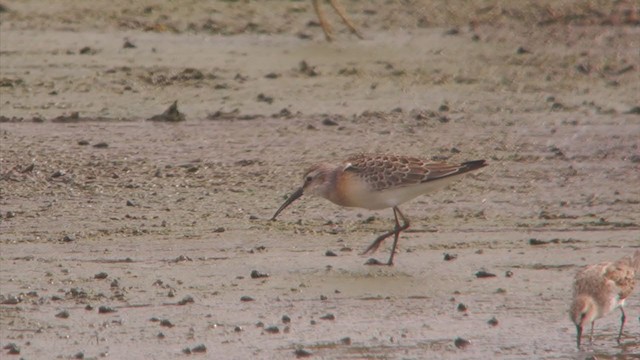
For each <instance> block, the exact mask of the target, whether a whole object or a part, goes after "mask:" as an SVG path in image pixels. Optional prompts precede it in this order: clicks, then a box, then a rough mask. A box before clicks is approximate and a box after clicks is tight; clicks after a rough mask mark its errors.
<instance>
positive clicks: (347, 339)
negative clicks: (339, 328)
mask: <svg viewBox="0 0 640 360" xmlns="http://www.w3.org/2000/svg"><path fill="white" fill-rule="evenodd" d="M340 343H341V344H342V345H351V338H350V337H348V336H346V337H343V338H342V339H340Z"/></svg>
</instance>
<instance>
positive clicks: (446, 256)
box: [444, 253, 458, 261]
mask: <svg viewBox="0 0 640 360" xmlns="http://www.w3.org/2000/svg"><path fill="white" fill-rule="evenodd" d="M457 258H458V255H457V254H449V253H445V254H444V261H451V260H455V259H457Z"/></svg>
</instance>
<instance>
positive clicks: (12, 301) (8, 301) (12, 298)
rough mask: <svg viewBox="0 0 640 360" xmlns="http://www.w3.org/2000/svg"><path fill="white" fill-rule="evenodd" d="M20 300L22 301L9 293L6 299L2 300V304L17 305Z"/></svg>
mask: <svg viewBox="0 0 640 360" xmlns="http://www.w3.org/2000/svg"><path fill="white" fill-rule="evenodd" d="M20 301H22V299H20V298H18V297H16V296H13V295H9V296H7V298H6V299H4V300H2V305H16V304H18V303H19V302H20Z"/></svg>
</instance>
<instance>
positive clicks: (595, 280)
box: [569, 250, 640, 348]
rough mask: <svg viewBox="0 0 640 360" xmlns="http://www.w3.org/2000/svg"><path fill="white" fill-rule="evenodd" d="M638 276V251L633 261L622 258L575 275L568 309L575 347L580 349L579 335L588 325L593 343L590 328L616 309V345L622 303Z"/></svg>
mask: <svg viewBox="0 0 640 360" xmlns="http://www.w3.org/2000/svg"><path fill="white" fill-rule="evenodd" d="M638 273H640V250H636V252H635V253H634V254H633V257H632V258H631V257H628V256H627V257H623V258H622V259H620V260H618V261H616V262H603V263H600V264H595V265H589V266H586V267H584V268H583V269H581V270H580V271H578V273H577V274H576V278H575V282H574V283H573V301H572V302H571V308H570V309H569V316H570V317H571V321H573V323H574V324H575V325H576V331H577V337H576V344H577V345H578V348H580V340H581V338H582V331H583V329H584V327H585V326H587V325H588V324H591V334H590V335H589V342H591V341H593V324H594V322H595V321H596V320H598V319H600V318H601V317H603V316H605V315H607V314H609V313H610V312H612V311H613V310H615V309H616V308H620V313H621V315H620V331H619V332H618V339H617V340H618V344H619V343H620V339H621V338H622V330H623V329H624V322H625V320H626V316H625V314H624V309H623V306H624V303H625V300H626V299H627V297H629V295H631V292H633V287H634V285H635V282H636V281H635V277H636V274H638Z"/></svg>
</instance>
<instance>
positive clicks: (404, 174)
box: [345, 154, 484, 191]
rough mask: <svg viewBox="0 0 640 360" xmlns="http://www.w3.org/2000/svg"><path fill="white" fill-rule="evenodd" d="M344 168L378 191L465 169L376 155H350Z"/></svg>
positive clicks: (417, 182)
mask: <svg viewBox="0 0 640 360" xmlns="http://www.w3.org/2000/svg"><path fill="white" fill-rule="evenodd" d="M482 164H484V162H482ZM345 166H346V167H345V171H353V172H355V173H357V174H358V175H359V176H361V177H362V178H363V179H364V180H365V181H367V183H369V184H370V185H371V187H372V188H373V189H374V190H378V191H379V190H385V189H388V188H390V187H398V186H407V185H414V184H419V183H423V182H427V181H432V180H436V179H440V178H443V177H447V176H450V175H454V174H457V173H460V172H464V171H461V169H463V168H464V167H465V165H464V164H447V163H442V162H430V161H426V160H422V159H419V158H414V157H409V156H398V155H377V154H358V155H353V156H351V157H349V158H348V159H347V160H346V164H345ZM481 166H483V165H481ZM481 166H478V167H481ZM478 167H475V168H478Z"/></svg>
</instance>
